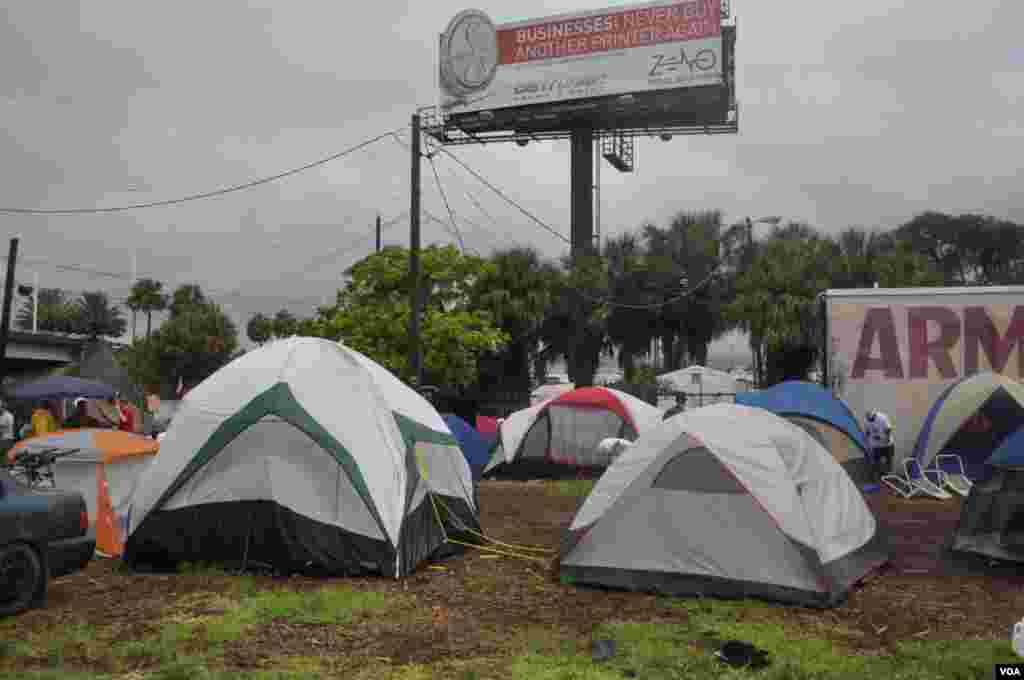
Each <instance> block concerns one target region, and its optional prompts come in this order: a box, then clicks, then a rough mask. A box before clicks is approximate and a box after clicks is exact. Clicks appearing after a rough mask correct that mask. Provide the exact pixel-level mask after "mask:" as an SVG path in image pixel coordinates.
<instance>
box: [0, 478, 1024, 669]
mask: <svg viewBox="0 0 1024 680" xmlns="http://www.w3.org/2000/svg"><path fill="white" fill-rule="evenodd" d="M591 485H592V482H589V481H563V482H557V483H550V484H547V485H545V487H544V489H543V490H540V489H538V490H537V494H538V496H537V498H536V499H535V500H537V502H540V499H543V497H544V496H546V497H547V498H548V499H549V500H550V502H551V503H552V504H553V505H555V506H558V507H561V506H562V505H564V504H565V503H566V502H567V501H569V498H567V497H576V496H582V495H585V494H586V493H588V492H589V490H590V488H591ZM467 564H469V565H470V566H472V567H473V571H472V573H471V574H469V573H463V574H462V575H461V576H456V575H455V574H454V572H455V570H456V566H457V564H456V563H450V564H448V565H447V566H441V565H435V566H434V567H427V568H425V569H424V570H423V572H424V573H423V575H422V576H421V577H420V580H418V581H417V580H415V579H411V580H410V582H409V583H408V584H407V585H396V584H395V582H393V581H391V582H388V581H386V580H377V581H373V580H348V581H346V580H328V581H322V582H321V581H304V582H303V581H297V582H293V581H291V580H285V581H283V582H276V581H274V580H271V579H265V578H254V577H248V576H235V575H228V574H224V573H222V572H220V571H218V570H217V569H216V568H215V567H213V568H211V567H204V566H202V565H191V566H189V567H188V568H187V573H184V574H181V575H180V576H178V577H170V579H171V580H170V581H167V582H160V583H164V584H167V585H161V586H160V588H163V589H165V590H161V591H159V592H160V593H169V594H166V595H165V596H163V597H151V598H150V600H155V604H153V606H152V607H151V608H150V609H147V610H146V611H147V612H149V613H148V614H146V616H145V617H144V618H138V619H136V620H133V621H126V620H125V619H124V617H123V616H121V615H120V614H119V613H118V612H119V610H117V609H116V606H118V603H117V602H115V601H114V600H111V601H110V602H111V606H112V612H111V613H110V615H109V616H96V615H91V616H86V615H85V614H86V612H83V611H81V610H82V609H84V606H79V607H78V608H77V609H76V607H75V606H74V601H69V602H68V603H67V604H66V605H64V606H66V609H65V610H60V612H59V613H58V612H53V613H50V614H48V613H47V612H46V611H43V612H34V613H30V615H27V616H26V617H16V618H13V619H7V620H0V680H15V679H18V680H58V679H60V680H65V679H69V680H99V679H101V678H102V679H104V680H115V679H116V680H178V679H180V680H222V679H223V680H227V679H228V678H241V679H243V680H304V679H306V678H309V679H313V678H333V677H337V678H352V679H354V680H371V679H373V680H376V679H377V678H393V679H395V680H434V679H437V680H440V679H445V680H447V679H449V678H454V679H456V680H482V679H484V678H510V679H512V680H573V679H592V680H611V679H619V678H643V679H644V680H670V679H671V680H677V679H682V678H694V679H704V678H711V679H715V678H727V679H735V678H765V679H770V680H811V679H814V678H845V679H850V680H860V679H867V678H872V679H874V678H895V679H897V680H899V679H903V678H906V679H907V680H909V679H910V678H914V679H915V680H917V679H921V678H923V679H935V680H939V679H942V680H967V679H974V678H990V677H992V676H993V670H992V669H993V665H994V664H996V663H1006V662H1012V661H1014V660H1015V655H1014V654H1013V652H1012V650H1011V648H1010V645H1009V630H1008V629H1007V630H1006V633H1005V635H1001V636H1000V635H996V634H995V633H991V634H987V635H979V636H978V637H979V638H980V639H973V640H951V639H949V635H943V636H940V637H943V639H931V638H930V636H929V635H928V634H924V635H918V636H909V637H908V638H907V639H904V640H896V641H894V643H893V644H892V645H889V646H888V647H887V648H885V649H884V650H883V649H878V648H875V649H867V651H865V648H864V647H858V648H855V643H856V641H857V640H858V639H860V637H858V636H863V635H864V633H863V632H862V631H860V630H858V629H856V628H855V627H854V626H853V625H852V624H851V622H850V620H849V619H848V618H846V616H847V615H846V614H844V611H843V610H836V611H834V612H831V613H822V614H821V615H818V614H814V613H810V614H808V613H807V612H806V611H803V612H802V613H801V612H800V611H796V610H793V609H790V608H784V607H777V606H773V605H768V604H764V603H760V602H752V601H744V602H723V601H718V600H696V599H670V598H660V599H657V598H653V597H651V598H650V600H649V605H647V606H646V607H645V608H644V609H643V611H642V612H641V611H640V610H639V609H638V608H637V607H634V608H633V610H632V612H631V613H630V612H623V610H622V609H621V608H618V605H613V606H612V607H611V608H609V609H608V612H610V614H609V613H605V614H600V613H596V612H595V607H597V606H599V603H600V602H605V601H606V600H609V599H611V598H612V596H611V595H607V594H601V593H599V594H597V595H594V594H593V593H591V596H592V597H596V598H598V599H589V600H587V599H582V597H583V595H582V594H578V595H572V597H573V598H576V597H579V598H581V599H579V600H575V599H574V600H571V601H570V602H571V606H576V607H577V608H585V609H586V612H587V618H588V619H591V620H592V622H593V625H592V626H590V625H589V624H588V626H587V627H586V628H584V629H583V630H584V631H586V632H583V633H581V632H580V630H581V629H579V628H575V629H574V628H571V627H567V626H566V625H565V622H566V621H565V619H564V615H561V616H562V617H563V618H560V616H559V615H557V614H556V615H555V616H549V617H538V616H535V615H532V616H531V615H529V614H517V615H515V617H512V618H497V619H495V618H490V619H488V617H487V616H486V613H487V612H486V610H481V611H482V614H481V615H480V617H479V620H478V618H477V616H476V615H474V616H469V615H466V614H460V616H464V617H466V618H471V619H472V621H470V625H471V626H472V628H471V634H472V636H473V637H476V638H478V639H480V640H485V639H486V640H488V641H490V642H492V643H494V644H489V645H481V646H478V647H470V648H469V651H462V650H460V648H459V647H458V644H459V640H458V637H459V633H458V631H455V632H454V633H453V627H452V626H454V623H452V624H451V625H449V622H448V621H447V615H445V614H444V612H443V609H444V607H445V606H449V605H450V606H453V607H454V604H453V603H452V602H451V600H450V599H445V598H449V597H451V596H450V595H448V594H447V593H448V591H443V592H442V594H441V599H431V596H430V594H429V588H427V587H426V586H427V585H429V584H432V583H440V582H443V581H444V580H446V579H455V578H460V579H461V580H460V581H459V584H460V585H459V586H458V588H459V589H461V591H462V592H465V593H467V595H466V597H470V596H472V595H473V594H474V593H476V594H477V595H478V596H479V597H481V598H482V600H483V601H485V604H486V605H487V606H488V607H494V608H501V607H503V606H505V607H507V606H509V605H508V602H514V601H516V600H517V599H519V598H522V597H523V596H524V594H525V593H526V592H528V591H530V590H533V591H538V592H541V593H542V595H541V597H542V598H548V597H549V596H548V595H545V594H544V593H548V592H550V593H551V595H550V598H551V599H542V600H541V602H543V603H544V605H548V606H549V607H551V608H552V609H554V608H556V607H557V606H558V605H557V604H556V602H555V590H554V589H556V588H557V586H554V585H552V584H550V583H547V582H545V581H544V579H543V578H542V577H541V576H539V575H537V574H535V573H534V572H533V571H530V570H531V569H532V567H530V566H529V565H528V564H527V565H525V566H523V565H520V566H518V567H514V566H513V565H517V564H519V563H517V562H501V561H498V560H488V559H486V558H485V557H481V556H477V559H476V561H467ZM474 565H475V566H474ZM465 567H466V565H465V564H464V565H463V567H462V568H465ZM515 568H519V569H521V570H522V572H523V574H524V575H526V576H528V577H530V578H532V580H530V579H529V578H528V579H526V580H524V581H523V582H522V583H521V584H520V585H521V587H522V588H524V589H525V590H523V591H520V592H519V593H514V592H512V593H510V592H503V591H504V590H507V586H506V585H503V584H504V583H506V582H504V581H501V580H496V579H495V577H494V574H495V573H496V572H497V571H500V570H502V569H504V570H505V571H506V572H508V571H510V570H513V569H515ZM131 578H136V579H139V580H138V581H134V582H132V583H137V584H144V583H150V582H151V581H145V580H144V579H145V577H130V576H127V575H124V574H119V573H117V571H116V570H108V572H107V573H106V574H98V573H95V572H93V573H92V574H91V575H90V574H85V575H83V576H82V577H81V578H80V580H79V581H78V583H79V585H81V583H82V582H83V581H95V582H98V581H101V580H105V579H109V583H108V584H107V586H108V587H113V588H115V589H119V588H125V589H127V588H128V584H129V581H130V579H131ZM524 578H525V577H524ZM186 580H191V581H193V582H195V583H196V584H197V585H196V586H195V587H194V588H193V587H191V586H190V587H189V588H185V587H183V586H182V587H179V586H174V587H178V590H174V591H173V592H172V591H170V590H166V589H169V588H171V587H172V584H179V585H180V584H181V583H182V582H183V581H186ZM568 590H569V592H570V593H576V592H577V591H575V590H573V589H568ZM477 591H480V592H479V593H477ZM72 592H76V593H77V594H78V595H79V596H81V594H82V592H83V591H80V590H79V591H72ZM481 593H482V594H481ZM112 597H116V595H112ZM626 597H629V598H631V599H629V600H628V602H634V601H635V600H634V599H632V598H638V597H640V596H639V595H627V596H626ZM503 598H504V602H503ZM140 599H141V598H140ZM79 601H80V600H79ZM577 602H578V605H577V604H576V603H577ZM438 603H440V604H441V605H443V606H442V607H439V606H437V604H438ZM432 605H433V606H432ZM544 605H534V604H531V605H530V606H529V607H528V608H527V609H532V610H533V611H534V612H535V611H536V608H537V607H538V606H544ZM32 614H35V617H34V618H33V617H32ZM44 615H46V616H44ZM432 617H433V621H431V618H432ZM439 617H440V618H441V619H443V620H439ZM638 617H641V618H639V619H638ZM412 620H421V622H423V623H425V625H426V626H427V627H430V626H431V625H433V626H434V630H435V631H436V633H437V634H436V636H435V637H423V638H418V639H414V638H411V637H410V638H408V639H407V640H405V641H404V642H403V643H402V644H403V645H405V646H409V647H412V646H416V645H420V646H424V645H431V646H433V647H434V651H435V652H436V653H434V654H431V655H429V660H428V661H423V662H419V663H416V662H408V661H406V662H403V661H400V660H396V659H394V658H383V657H379V656H375V654H376V653H377V652H374V651H368V650H370V649H371V645H372V644H373V642H374V639H375V637H379V636H380V635H388V634H398V633H400V632H401V629H400V628H399V627H393V628H390V629H381V628H375V626H378V625H379V622H380V621H398V622H402V621H406V622H407V621H412ZM461 623H465V622H461ZM922 623H925V622H922ZM922 627H924V626H922ZM914 630H917V629H914ZM924 630H925V631H927V630H928V628H924ZM382 631H384V632H382ZM388 631H390V632H388ZM446 631H447V632H446ZM405 632H406V634H410V631H409V630H406V631H405ZM728 639H740V640H747V641H750V642H752V643H754V644H755V645H757V646H759V647H761V648H763V649H765V650H767V651H768V652H769V653H770V654H771V658H772V664H771V665H770V666H769V667H768V668H767V669H764V670H761V671H752V670H746V669H738V670H737V669H731V668H728V667H727V666H725V665H724V664H722V663H721V662H719V661H718V660H717V659H716V658H715V657H714V655H713V652H714V650H715V649H717V648H718V646H719V645H720V644H721V641H723V640H728ZM353 640H354V641H355V642H354V643H353ZM595 640H602V641H614V646H615V653H614V655H613V656H612V657H611V658H609V659H607V660H605V661H595V660H594V659H593V658H592V654H591V645H592V643H593V642H594V641H595ZM343 643H347V644H343ZM393 646H394V645H392V647H393ZM267 649H270V650H272V651H271V652H270V653H267V652H266V650H267ZM462 649H465V648H462ZM257 650H262V651H263V652H264V653H263V654H256V651H257ZM389 653H393V652H389ZM421 658H424V657H421Z"/></svg>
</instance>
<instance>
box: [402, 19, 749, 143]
mask: <svg viewBox="0 0 1024 680" xmlns="http://www.w3.org/2000/svg"><path fill="white" fill-rule="evenodd" d="M721 8H722V15H721V18H722V23H721V33H722V60H723V64H722V83H721V84H716V85H697V86H688V87H681V88H672V89H667V90H654V91H648V92H638V93H629V94H622V95H604V96H600V97H593V98H590V99H575V100H563V101H558V102H554V103H542V104H529V105H523V106H513V107H506V108H502V109H494V110H486V111H481V112H476V113H462V114H455V115H452V114H449V113H448V112H446V111H444V110H442V108H441V107H440V106H437V105H434V106H427V107H423V108H421V109H419V113H420V115H421V117H422V119H423V131H424V132H425V133H427V134H428V135H429V136H430V137H432V138H433V139H434V140H435V141H437V142H438V143H440V144H442V145H465V144H488V143H498V142H511V141H515V142H520V143H522V142H524V141H548V140H560V139H569V138H570V137H571V136H572V131H573V130H574V129H581V128H586V129H589V130H590V131H592V132H593V133H594V134H596V135H604V134H610V133H617V134H623V135H626V136H664V135H680V136H688V135H715V134H737V133H738V132H739V105H738V103H737V101H736V60H735V43H736V23H735V20H734V19H732V18H731V17H730V15H729V3H728V2H726V1H723V2H722V4H721ZM702 109H703V110H702ZM709 113H712V114H716V115H706V114H709ZM702 114H703V115H702Z"/></svg>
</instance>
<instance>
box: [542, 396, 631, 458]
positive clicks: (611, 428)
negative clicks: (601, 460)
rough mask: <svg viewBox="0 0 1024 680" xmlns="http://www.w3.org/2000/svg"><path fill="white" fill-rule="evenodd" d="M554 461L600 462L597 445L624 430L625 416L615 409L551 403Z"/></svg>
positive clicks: (552, 455) (552, 453) (552, 456)
mask: <svg viewBox="0 0 1024 680" xmlns="http://www.w3.org/2000/svg"><path fill="white" fill-rule="evenodd" d="M548 413H549V418H550V419H551V452H550V454H549V455H550V457H551V460H552V462H555V463H563V464H568V465H581V466H590V465H596V464H597V463H598V457H597V456H596V449H597V445H598V444H600V443H601V440H602V439H607V438H608V437H614V436H615V435H616V434H618V432H619V431H620V429H621V426H622V418H621V417H619V415H618V414H617V413H615V412H613V411H607V410H605V409H597V408H575V407H570V406H554V405H553V406H551V407H550V408H549V409H548Z"/></svg>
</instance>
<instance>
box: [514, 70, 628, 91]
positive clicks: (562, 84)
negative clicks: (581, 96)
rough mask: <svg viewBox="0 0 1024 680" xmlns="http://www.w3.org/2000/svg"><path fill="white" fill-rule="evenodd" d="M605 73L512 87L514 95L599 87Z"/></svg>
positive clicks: (604, 77) (538, 81) (605, 76)
mask: <svg viewBox="0 0 1024 680" xmlns="http://www.w3.org/2000/svg"><path fill="white" fill-rule="evenodd" d="M607 78H608V76H607V75H600V76H586V77H583V78H557V79H555V80H537V81H533V82H530V83H520V84H518V85H516V86H515V88H514V89H513V94H515V95H531V94H533V95H536V94H547V93H552V92H553V93H556V94H557V93H561V92H562V91H563V90H579V89H581V88H584V89H593V88H596V87H599V86H600V85H601V84H602V83H603V82H604V81H605V80H606V79H607Z"/></svg>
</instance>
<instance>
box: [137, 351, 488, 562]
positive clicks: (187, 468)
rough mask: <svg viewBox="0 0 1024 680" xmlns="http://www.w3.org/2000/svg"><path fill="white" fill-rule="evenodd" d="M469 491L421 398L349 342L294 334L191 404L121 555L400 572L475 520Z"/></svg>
mask: <svg viewBox="0 0 1024 680" xmlns="http://www.w3.org/2000/svg"><path fill="white" fill-rule="evenodd" d="M472 489H473V486H472V481H471V476H470V470H469V466H468V464H467V463H466V459H465V457H463V455H462V453H461V451H460V449H459V446H458V443H457V442H456V440H455V438H454V437H453V435H452V434H451V431H450V430H449V429H448V427H447V426H446V425H445V422H444V420H443V419H442V418H441V416H440V415H439V414H438V413H437V411H435V410H434V408H433V407H432V406H431V405H430V404H429V403H428V402H427V401H426V400H425V399H424V398H423V397H422V396H420V395H419V394H417V393H416V392H415V391H414V390H412V389H410V388H409V387H407V386H406V385H405V384H403V383H402V382H401V381H399V380H398V379H397V378H396V377H395V376H393V375H392V374H391V373H389V372H388V371H387V370H386V369H384V368H383V367H381V366H380V365H378V364H376V363H374V362H373V361H371V360H370V359H368V358H367V357H365V356H363V355H362V354H359V353H358V352H356V351H354V350H352V349H349V348H347V347H345V346H343V345H341V344H338V343H334V342H330V341H327V340H321V339H314V338H298V337H295V338H289V339H286V340H279V341H276V342H272V343H270V344H268V345H265V346H263V347H261V348H259V349H257V350H254V351H252V352H249V353H247V354H245V355H243V356H242V357H240V358H238V359H236V360H235V361H233V362H232V363H230V364H229V365H227V366H225V367H224V368H222V369H221V370H219V371H218V372H217V373H215V374H214V375H212V376H211V377H210V378H208V379H207V380H205V381H204V382H202V383H201V384H200V385H198V386H197V387H195V388H194V389H193V390H192V391H190V392H189V393H188V395H187V396H186V397H185V399H184V400H183V401H182V404H181V407H180V409H179V410H178V412H177V413H176V415H175V417H174V420H173V421H172V422H171V426H170V429H169V430H168V431H167V436H166V437H165V438H164V440H163V441H162V443H161V448H160V455H159V456H157V458H156V460H155V462H154V464H153V465H152V466H150V467H149V468H148V469H147V470H146V472H145V473H144V474H143V476H142V477H141V478H140V480H139V482H138V486H137V488H136V491H135V494H134V496H133V498H132V508H131V514H130V518H129V537H128V543H127V546H126V552H125V558H126V560H128V561H129V562H135V563H143V564H145V563H154V562H164V561H167V562H172V563H173V562H177V561H219V562H228V561H245V560H252V561H258V562H263V563H270V564H272V565H274V566H276V567H279V568H280V569H282V570H293V571H303V570H318V571H326V572H330V573H345V574H349V573H364V572H374V573H384V574H388V575H396V576H397V575H402V574H407V573H409V572H411V571H412V570H413V569H415V567H416V565H417V564H419V563H420V562H422V561H423V560H425V559H427V558H429V557H432V556H436V555H437V554H439V551H441V550H442V548H443V546H444V544H445V535H446V533H447V534H451V533H454V532H457V530H458V529H459V528H460V527H461V528H463V529H464V528H472V529H474V530H478V529H479V525H478V522H477V516H478V511H477V509H476V506H475V503H474V500H473V491H472ZM438 506H443V507H440V508H439V507H438ZM439 510H443V512H441V511H439ZM442 517H444V518H445V520H444V521H445V523H446V525H445V526H442V525H441V524H439V522H440V521H441V518H442ZM449 522H451V523H452V524H451V525H450V526H449V525H447V523H449Z"/></svg>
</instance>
